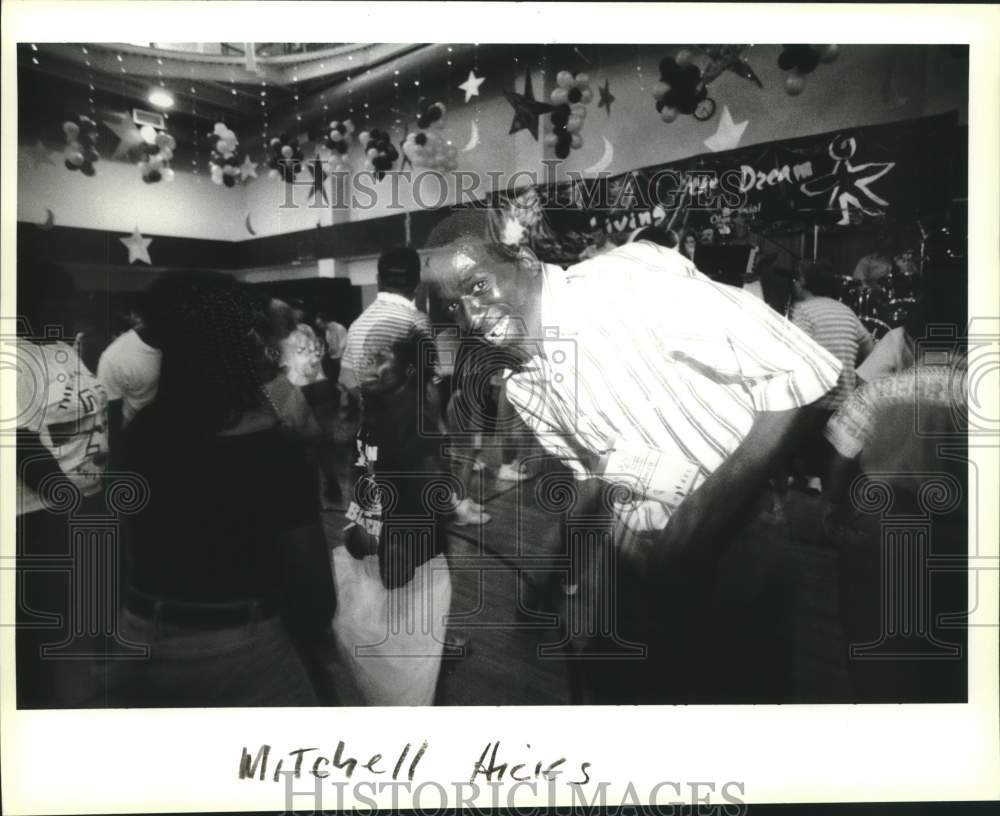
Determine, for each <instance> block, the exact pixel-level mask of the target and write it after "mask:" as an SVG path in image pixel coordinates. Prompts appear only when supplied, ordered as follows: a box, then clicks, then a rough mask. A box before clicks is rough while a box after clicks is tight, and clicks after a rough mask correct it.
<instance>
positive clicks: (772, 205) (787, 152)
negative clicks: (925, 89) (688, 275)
mask: <svg viewBox="0 0 1000 816" xmlns="http://www.w3.org/2000/svg"><path fill="white" fill-rule="evenodd" d="M957 124H958V117H957V115H956V114H945V115H941V116H934V117H927V118H924V119H919V120H913V121H908V122H900V123H894V124H890V125H878V126H872V127H859V128H849V129H845V130H840V131H835V132H831V133H824V134H820V135H816V136H808V137H804V138H797V139H789V140H785V141H779V142H770V143H767V144H763V145H754V146H752V147H747V148H741V149H738V150H732V151H727V152H725V153H714V154H706V155H699V156H695V157H692V158H690V159H685V160H682V161H678V162H671V163H668V164H662V165H656V166H653V167H645V168H642V169H640V170H634V171H630V172H628V173H625V174H622V175H618V176H615V177H612V178H599V179H587V178H577V179H572V180H570V181H567V182H561V183H559V184H557V185H548V186H542V187H538V188H533V189H529V190H527V191H523V192H520V193H519V194H518V195H516V196H513V197H511V196H508V197H505V198H503V199H502V200H498V201H497V204H499V206H500V208H501V210H503V211H505V212H508V213H513V214H514V216H515V217H517V218H518V220H519V221H521V222H522V223H523V224H524V226H525V227H526V228H527V235H528V238H529V240H530V242H531V244H532V246H533V248H535V250H536V252H538V254H539V255H540V256H545V257H546V258H547V259H549V260H553V261H558V260H566V259H572V258H574V257H576V256H577V255H578V253H579V249H580V245H581V241H585V240H586V237H587V236H591V237H592V236H593V235H594V233H600V232H604V233H606V234H607V235H608V236H614V237H620V236H623V235H627V234H628V233H630V232H631V231H633V230H635V229H638V228H640V227H643V226H648V225H651V224H652V225H663V226H665V227H671V228H673V229H675V230H682V229H683V230H688V231H691V230H694V231H697V232H701V231H704V230H707V229H712V230H714V231H715V233H716V234H717V235H718V236H719V237H720V238H721V240H722V241H723V242H726V241H732V242H736V243H739V242H741V241H742V240H743V239H744V238H745V237H746V236H747V235H748V234H749V233H750V232H755V233H762V234H769V233H771V234H773V233H776V232H789V231H796V230H801V229H804V228H811V227H812V226H814V225H819V226H820V227H822V228H823V229H839V228H845V227H857V226H865V225H870V224H874V223H883V222H891V223H896V224H905V223H913V222H915V221H916V220H917V219H918V218H920V217H926V216H928V215H930V214H935V213H940V212H944V211H945V210H946V209H947V207H948V204H949V201H950V199H951V197H952V195H953V191H954V190H955V189H962V188H963V186H964V175H965V172H966V168H964V167H953V166H952V165H951V163H950V161H949V157H951V156H954V155H955V150H954V147H955V139H956V135H957Z"/></svg>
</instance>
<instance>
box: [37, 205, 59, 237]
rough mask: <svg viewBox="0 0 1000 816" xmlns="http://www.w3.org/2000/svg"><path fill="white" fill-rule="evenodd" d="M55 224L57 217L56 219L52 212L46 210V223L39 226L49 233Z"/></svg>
mask: <svg viewBox="0 0 1000 816" xmlns="http://www.w3.org/2000/svg"><path fill="white" fill-rule="evenodd" d="M55 223H56V217H55V215H53V214H52V210H50V209H48V208H46V210H45V222H44V223H42V224H39V225H38V226H39V227H41V228H42V229H43V230H45V231H46V232H47V231H48V230H50V229H52V227H53V226H54V225H55Z"/></svg>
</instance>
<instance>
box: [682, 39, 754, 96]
mask: <svg viewBox="0 0 1000 816" xmlns="http://www.w3.org/2000/svg"><path fill="white" fill-rule="evenodd" d="M698 47H699V48H700V49H701V50H702V51H704V52H705V53H706V54H708V57H709V59H710V60H711V62H709V64H708V65H706V66H705V70H704V71H703V72H702V81H703V82H704V83H705V84H706V85H708V83H710V82H711V81H712V80H713V79H717V78H718V77H720V76H721V75H722V74H723V72H725V71H731V72H732V73H734V74H736V76H738V77H741V78H742V79H746V80H749V81H750V82H752V83H753V84H754V85H756V86H757V87H758V88H761V89H763V87H764V83H762V82H761V81H760V79H759V78H758V77H757V74H755V73H754V70H753V68H751V67H750V63H749V62H747V61H746V58H745V57H744V54H745V53H746V51H747V50H748V49H749V48H750V46H749V45H699V46H698Z"/></svg>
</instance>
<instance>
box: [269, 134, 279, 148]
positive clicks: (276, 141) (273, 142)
mask: <svg viewBox="0 0 1000 816" xmlns="http://www.w3.org/2000/svg"><path fill="white" fill-rule="evenodd" d="M280 144H281V139H279V138H278V137H277V136H275V137H274V138H273V139H271V147H278V146H279V145H280Z"/></svg>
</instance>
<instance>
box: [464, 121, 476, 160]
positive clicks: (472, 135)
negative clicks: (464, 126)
mask: <svg viewBox="0 0 1000 816" xmlns="http://www.w3.org/2000/svg"><path fill="white" fill-rule="evenodd" d="M478 144H479V125H477V124H476V123H475V122H473V123H472V130H471V131H470V132H469V143H468V144H467V145H466V146H465V147H463V148H462V152H463V153H468V152H469V151H470V150H474V149H475V148H476V146H477V145H478Z"/></svg>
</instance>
